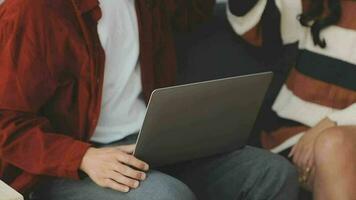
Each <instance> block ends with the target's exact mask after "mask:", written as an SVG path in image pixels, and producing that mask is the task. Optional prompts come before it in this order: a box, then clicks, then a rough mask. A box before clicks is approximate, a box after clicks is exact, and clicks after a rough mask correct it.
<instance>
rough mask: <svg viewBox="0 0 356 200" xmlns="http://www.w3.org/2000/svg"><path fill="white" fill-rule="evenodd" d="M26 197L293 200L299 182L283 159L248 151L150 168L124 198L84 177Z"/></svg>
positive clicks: (60, 199) (55, 183) (53, 184)
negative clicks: (138, 184)
mask: <svg viewBox="0 0 356 200" xmlns="http://www.w3.org/2000/svg"><path fill="white" fill-rule="evenodd" d="M123 143H127V141H126V142H125V141H124V142H123ZM119 144H120V143H119ZM31 196H32V197H31V199H41V200H197V199H199V200H237V199H244V200H245V199H246V200H286V199H288V200H296V199H297V196H298V182H297V172H296V170H295V168H294V167H293V166H292V165H291V164H290V163H289V162H288V161H287V160H285V159H284V158H282V157H280V156H278V155H274V154H272V153H269V152H267V151H265V150H262V149H257V148H253V147H249V146H247V147H245V148H243V149H241V150H237V151H234V152H231V153H227V154H224V155H217V156H213V157H209V158H202V159H198V160H193V161H189V162H185V163H180V164H176V165H172V166H167V167H164V168H159V169H154V170H152V171H150V172H149V173H148V177H147V179H146V180H145V181H143V182H142V183H141V185H140V187H139V188H138V189H135V190H131V191H130V192H129V193H120V192H117V191H114V190H111V189H105V188H101V187H99V186H97V185H96V184H95V183H94V182H92V181H91V180H90V178H88V177H86V178H84V179H82V180H79V181H78V180H67V179H53V180H51V181H49V182H48V183H46V184H44V185H43V186H41V187H40V188H38V189H37V190H36V191H35V192H33V193H32V195H31Z"/></svg>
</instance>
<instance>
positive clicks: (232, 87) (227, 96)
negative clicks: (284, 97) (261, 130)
mask: <svg viewBox="0 0 356 200" xmlns="http://www.w3.org/2000/svg"><path fill="white" fill-rule="evenodd" d="M272 76H273V74H272V72H266V73H259V74H252V75H246V76H238V77H232V78H225V79H219V80H213V81H207V82H200V83H194V84H188V85H182V86H175V87H169V88H163V89H157V90H155V91H154V92H153V93H152V96H151V99H150V101H149V104H148V108H147V113H146V117H145V120H144V123H143V126H142V129H141V131H140V134H139V137H138V139H137V142H136V145H137V146H136V150H135V152H134V155H135V156H136V157H137V158H139V159H141V160H143V161H145V162H147V163H149V164H150V165H151V166H152V167H157V166H162V165H168V164H174V163H177V162H183V161H188V160H192V159H197V158H202V157H207V156H212V155H216V154H220V153H224V152H229V151H233V150H235V149H238V148H241V147H243V146H244V145H245V144H246V141H247V139H248V136H249V134H250V132H251V130H252V128H253V126H254V123H255V120H256V118H257V115H258V113H259V110H260V107H261V105H262V102H263V99H264V96H265V94H266V91H267V89H268V87H269V85H270V82H271V80H272Z"/></svg>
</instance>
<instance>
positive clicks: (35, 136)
mask: <svg viewBox="0 0 356 200" xmlns="http://www.w3.org/2000/svg"><path fill="white" fill-rule="evenodd" d="M213 5H214V0H136V9H137V13H138V22H139V32H140V49H141V52H140V62H141V67H142V82H143V90H144V95H145V97H146V100H147V99H148V98H149V95H150V93H151V91H152V90H154V89H155V88H158V87H164V86H168V85H172V84H174V81H175V75H176V74H175V68H176V57H175V51H174V43H173V38H172V32H173V31H174V30H183V29H187V28H188V29H189V28H191V27H192V25H194V24H195V23H197V22H200V21H202V20H204V19H206V18H207V17H209V15H210V13H211V11H212V8H213ZM100 16H101V11H100V7H99V3H98V0H5V1H4V2H3V3H2V4H1V5H0V179H2V180H4V181H5V182H7V183H8V184H10V185H11V186H12V187H14V188H15V189H17V190H19V191H21V192H23V193H24V192H26V191H28V190H29V189H31V188H32V186H34V184H36V183H37V182H38V181H40V180H43V179H44V178H46V177H63V178H73V179H75V178H78V171H79V170H78V168H79V166H80V163H81V159H82V157H83V155H84V154H85V152H86V150H87V149H88V148H89V147H90V143H88V140H89V138H90V137H91V135H92V134H93V131H94V129H95V126H96V124H97V121H98V117H99V113H100V104H101V92H102V85H103V79H104V77H103V74H104V73H103V72H104V59H105V55H104V51H103V49H102V47H101V45H100V42H99V38H98V33H97V22H98V20H99V19H100Z"/></svg>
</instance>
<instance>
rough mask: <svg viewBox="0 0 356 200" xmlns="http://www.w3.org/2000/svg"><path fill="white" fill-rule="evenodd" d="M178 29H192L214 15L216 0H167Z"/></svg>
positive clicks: (173, 21) (175, 27) (175, 26)
mask: <svg viewBox="0 0 356 200" xmlns="http://www.w3.org/2000/svg"><path fill="white" fill-rule="evenodd" d="M165 2H166V6H167V7H168V8H169V12H170V13H171V14H172V15H171V16H172V24H173V28H174V29H175V30H176V31H187V30H191V29H192V28H193V27H194V26H195V25H197V24H199V23H202V22H204V21H205V20H207V19H208V18H209V17H211V16H212V13H213V9H214V5H215V0H165Z"/></svg>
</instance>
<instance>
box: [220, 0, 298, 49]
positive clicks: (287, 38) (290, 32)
mask: <svg viewBox="0 0 356 200" xmlns="http://www.w3.org/2000/svg"><path fill="white" fill-rule="evenodd" d="M301 13H302V3H301V1H299V0H293V1H291V0H271V1H270V0H229V1H228V4H227V19H228V21H229V23H230V25H231V27H232V28H233V30H234V31H235V33H236V34H238V35H240V36H242V37H243V38H244V39H245V40H246V41H247V42H249V43H250V44H252V45H254V46H263V45H264V44H266V43H268V42H269V41H268V40H273V39H274V38H275V37H280V38H281V43H282V44H283V45H286V44H292V43H295V42H297V41H298V38H299V34H300V33H301V30H300V28H301V25H300V24H299V21H298V20H297V18H298V16H299V15H300V14H301ZM264 33H266V34H264ZM268 34H269V35H268ZM271 34H272V35H271ZM277 34H279V35H277ZM272 42H273V41H272Z"/></svg>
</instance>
